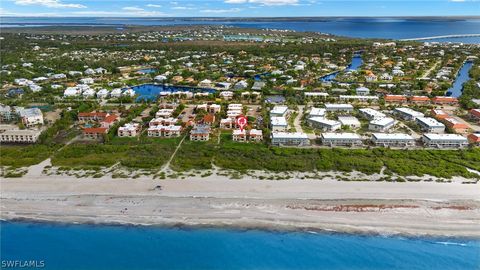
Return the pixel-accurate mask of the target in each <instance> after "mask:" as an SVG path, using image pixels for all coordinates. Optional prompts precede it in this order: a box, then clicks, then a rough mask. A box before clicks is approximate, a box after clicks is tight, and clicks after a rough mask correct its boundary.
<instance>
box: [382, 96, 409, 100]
mask: <svg viewBox="0 0 480 270" xmlns="http://www.w3.org/2000/svg"><path fill="white" fill-rule="evenodd" d="M385 101H407V98H406V97H405V96H400V95H385Z"/></svg>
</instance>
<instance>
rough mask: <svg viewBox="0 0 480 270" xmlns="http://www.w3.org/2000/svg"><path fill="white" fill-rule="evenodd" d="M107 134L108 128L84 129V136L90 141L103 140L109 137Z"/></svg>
mask: <svg viewBox="0 0 480 270" xmlns="http://www.w3.org/2000/svg"><path fill="white" fill-rule="evenodd" d="M107 133H108V128H104V127H98V128H84V129H83V136H84V137H86V138H90V139H98V138H103V136H105V135H107Z"/></svg>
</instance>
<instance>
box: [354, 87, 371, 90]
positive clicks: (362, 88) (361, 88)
mask: <svg viewBox="0 0 480 270" xmlns="http://www.w3.org/2000/svg"><path fill="white" fill-rule="evenodd" d="M355 90H356V91H370V89H368V88H367V87H364V86H361V87H358V88H357V89H355Z"/></svg>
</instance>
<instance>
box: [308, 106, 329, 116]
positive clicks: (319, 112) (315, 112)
mask: <svg viewBox="0 0 480 270" xmlns="http://www.w3.org/2000/svg"><path fill="white" fill-rule="evenodd" d="M325 112H326V110H325V109H324V108H315V107H313V108H312V109H311V110H310V114H309V115H312V116H323V115H325Z"/></svg>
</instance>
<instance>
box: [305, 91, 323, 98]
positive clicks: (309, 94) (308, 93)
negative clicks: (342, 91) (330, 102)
mask: <svg viewBox="0 0 480 270" xmlns="http://www.w3.org/2000/svg"><path fill="white" fill-rule="evenodd" d="M304 95H305V96H307V97H308V96H311V97H314V96H318V97H327V96H328V93H325V92H305V93H304Z"/></svg>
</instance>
